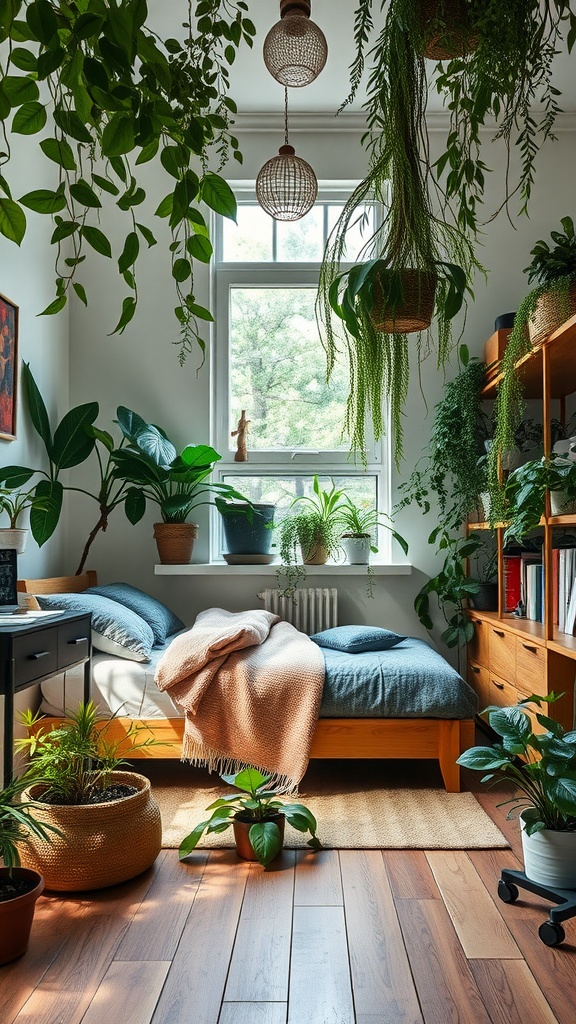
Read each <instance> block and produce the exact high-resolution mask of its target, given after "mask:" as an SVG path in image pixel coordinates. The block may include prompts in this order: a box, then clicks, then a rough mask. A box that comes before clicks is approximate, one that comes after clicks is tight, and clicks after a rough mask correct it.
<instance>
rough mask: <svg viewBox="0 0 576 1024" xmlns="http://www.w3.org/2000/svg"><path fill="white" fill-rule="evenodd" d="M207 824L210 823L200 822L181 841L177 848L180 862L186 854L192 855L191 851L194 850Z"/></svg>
mask: <svg viewBox="0 0 576 1024" xmlns="http://www.w3.org/2000/svg"><path fill="white" fill-rule="evenodd" d="M209 824H210V823H209V822H208V821H201V822H200V824H199V825H196V828H195V829H193V830H192V832H190V834H189V835H187V836H186V838H185V839H183V840H182V842H181V843H180V846H179V848H178V857H179V859H180V860H184V858H185V857H187V856H188V854H190V853H192V851H193V850H195V849H196V847H197V845H198V843H199V842H200V840H201V839H202V836H203V835H204V832H205V830H206V829H207V828H208V825H209Z"/></svg>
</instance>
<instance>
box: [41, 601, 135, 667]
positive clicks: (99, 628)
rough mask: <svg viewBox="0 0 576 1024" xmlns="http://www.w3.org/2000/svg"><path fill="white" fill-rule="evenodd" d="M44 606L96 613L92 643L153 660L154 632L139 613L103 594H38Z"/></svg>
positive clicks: (123, 654)
mask: <svg viewBox="0 0 576 1024" xmlns="http://www.w3.org/2000/svg"><path fill="white" fill-rule="evenodd" d="M35 596H36V600H37V601H38V604H39V605H40V607H41V608H63V609H64V610H65V611H67V612H79V613H80V614H87V613H88V612H90V613H91V615H92V644H93V646H94V647H95V648H96V649H97V650H98V651H104V653H105V654H116V655H118V656H119V657H120V658H129V659H130V660H131V661H150V655H151V653H152V647H153V646H154V634H153V632H152V630H151V629H150V626H149V625H148V623H147V622H144V619H142V618H140V616H139V615H136V612H133V611H130V609H129V608H124V606H123V605H121V604H118V602H117V601H111V600H110V599H109V598H107V597H101V596H100V595H99V594H87V593H85V592H84V593H82V594H36V595H35Z"/></svg>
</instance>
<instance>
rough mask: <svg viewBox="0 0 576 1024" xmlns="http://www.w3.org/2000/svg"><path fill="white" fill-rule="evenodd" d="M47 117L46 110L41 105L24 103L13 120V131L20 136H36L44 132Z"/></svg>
mask: <svg viewBox="0 0 576 1024" xmlns="http://www.w3.org/2000/svg"><path fill="white" fill-rule="evenodd" d="M46 116H47V115H46V108H45V107H44V106H43V105H42V104H41V103H37V102H33V103H23V104H22V106H21V107H19V109H18V110H17V111H16V113H15V114H14V117H13V119H12V131H13V132H16V133H17V134H19V135H35V134H36V132H41V131H42V129H43V127H44V125H45V124H46Z"/></svg>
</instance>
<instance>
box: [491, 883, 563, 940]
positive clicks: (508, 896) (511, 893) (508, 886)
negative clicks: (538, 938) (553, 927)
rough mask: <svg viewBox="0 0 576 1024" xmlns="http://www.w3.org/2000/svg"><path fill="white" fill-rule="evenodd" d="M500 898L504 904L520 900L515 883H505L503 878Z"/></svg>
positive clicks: (499, 891) (499, 889)
mask: <svg viewBox="0 0 576 1024" xmlns="http://www.w3.org/2000/svg"><path fill="white" fill-rule="evenodd" d="M498 896H499V897H500V899H501V900H502V903H515V902H516V900H517V899H518V886H517V885H514V882H505V881H504V879H503V878H501V879H500V881H499V882H498ZM543 941H545V940H543ZM560 941H562V940H560ZM550 945H553V943H550Z"/></svg>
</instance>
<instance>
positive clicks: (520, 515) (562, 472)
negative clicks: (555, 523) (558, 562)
mask: <svg viewBox="0 0 576 1024" xmlns="http://www.w3.org/2000/svg"><path fill="white" fill-rule="evenodd" d="M547 492H550V503H551V510H552V515H562V514H563V513H564V514H565V513H568V512H572V511H573V510H574V503H575V502H576V459H565V458H563V457H562V456H558V455H554V453H552V455H551V456H550V458H549V459H545V458H542V459H536V460H534V461H532V462H526V463H525V464H524V465H523V466H520V467H519V468H518V469H515V470H514V471H513V472H512V473H511V474H510V476H509V477H508V479H507V481H506V484H505V486H504V497H503V500H504V509H505V516H506V523H507V525H506V531H505V534H504V542H505V543H508V542H509V541H511V540H517V541H519V542H520V541H521V540H522V539H523V537H525V536H526V534H528V533H530V531H531V530H534V529H536V527H537V526H538V525H539V524H540V520H541V518H542V516H543V515H544V512H545V507H546V493H547Z"/></svg>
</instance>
